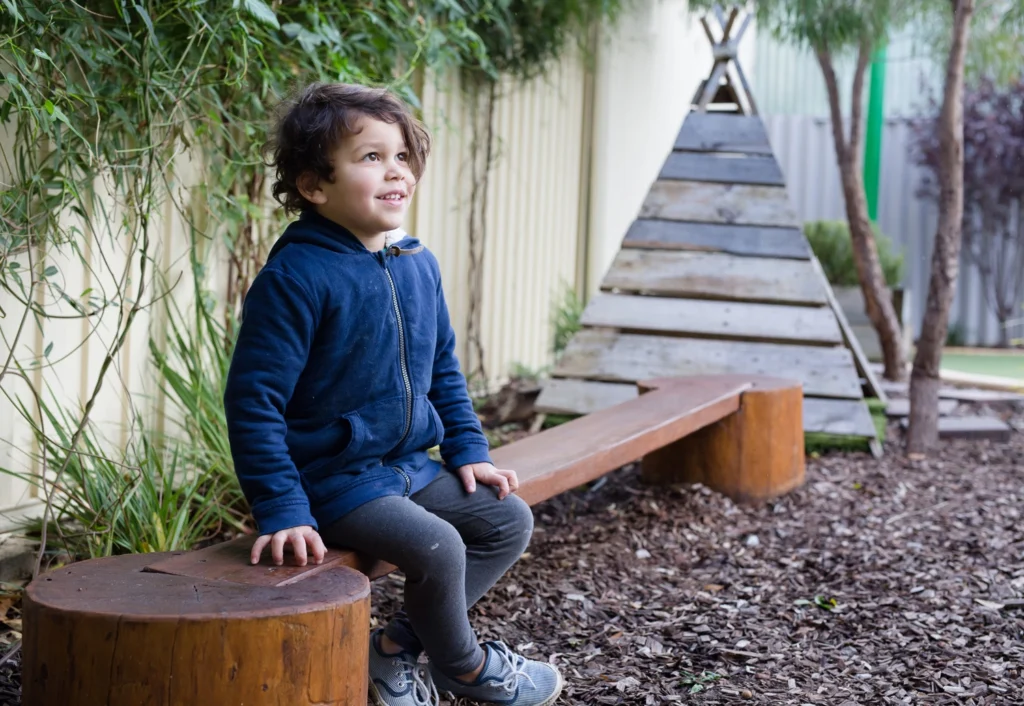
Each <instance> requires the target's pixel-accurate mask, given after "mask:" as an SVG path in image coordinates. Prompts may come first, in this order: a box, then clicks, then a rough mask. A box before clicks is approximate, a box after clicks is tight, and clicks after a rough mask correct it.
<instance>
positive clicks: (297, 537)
mask: <svg viewBox="0 0 1024 706" xmlns="http://www.w3.org/2000/svg"><path fill="white" fill-rule="evenodd" d="M268 544H269V545H270V557H271V558H272V559H273V560H274V563H275V564H277V565H278V566H281V565H282V564H283V563H284V547H285V544H291V547H292V554H294V555H295V564H296V566H305V565H306V557H307V552H306V545H309V548H310V549H311V550H312V551H313V562H314V563H316V564H322V563H323V561H324V554H326V553H327V547H325V546H324V541H323V540H322V539H320V535H319V534H318V533H317V531H316V530H315V529H313V528H312V527H310V526H309V525H301V526H299V527H292V528H290V529H283V530H279V531H277V532H274V534H264V535H262V536H261V537H260V538H259V539H257V540H256V543H255V544H253V545H252V553H251V554H250V556H249V560H250V561H252V563H253V564H259V563H260V555H261V554H263V550H264V549H266V548H267V545H268Z"/></svg>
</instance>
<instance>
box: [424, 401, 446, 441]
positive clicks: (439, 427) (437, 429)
mask: <svg viewBox="0 0 1024 706" xmlns="http://www.w3.org/2000/svg"><path fill="white" fill-rule="evenodd" d="M425 401H426V403H427V407H429V408H430V416H431V418H432V419H433V422H434V443H433V444H432V446H439V445H440V444H441V442H442V441H444V422H443V421H442V420H441V415H440V414H438V413H437V408H436V407H434V403H433V402H431V401H430V400H425Z"/></svg>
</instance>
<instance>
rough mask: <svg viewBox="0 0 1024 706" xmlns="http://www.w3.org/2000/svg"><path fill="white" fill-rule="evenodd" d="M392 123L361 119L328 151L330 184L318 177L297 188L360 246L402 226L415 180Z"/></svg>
mask: <svg viewBox="0 0 1024 706" xmlns="http://www.w3.org/2000/svg"><path fill="white" fill-rule="evenodd" d="M407 157H408V148H407V146H406V144H405V138H404V137H403V136H402V129H401V128H400V127H399V126H398V124H397V123H385V122H382V121H380V120H376V119H374V118H369V117H362V118H360V119H359V121H358V122H357V123H356V132H355V133H354V134H352V135H348V136H346V137H345V138H343V139H342V140H341V142H340V143H339V144H338V145H337V147H335V149H334V151H333V152H332V153H331V163H332V164H333V166H334V182H333V183H332V182H329V181H325V180H322V179H321V180H320V181H319V182H318V183H317V184H316V186H315V188H312V189H309V188H306V189H303V188H302V186H301V185H300V191H301V192H302V194H303V196H305V197H306V198H307V199H308V200H309V201H310V202H312V203H313V204H314V205H315V206H316V209H317V211H318V212H319V213H320V215H322V216H325V217H327V218H330V219H331V220H332V221H334V222H335V223H338V224H340V225H342V226H344V227H346V228H348V229H349V230H350V231H352V233H353V234H355V235H356V237H358V238H359V239H360V240H362V241H363V243H364V244H368V243H369V244H371V245H373V246H374V247H378V241H380V242H379V247H383V235H384V233H386V232H387V231H390V230H394V229H396V228H398V227H399V226H401V225H402V221H403V220H404V218H405V212H406V211H407V210H408V209H409V202H410V201H411V199H412V194H413V191H414V190H415V188H416V178H415V176H413V173H412V170H411V169H410V168H409V163H408V161H407Z"/></svg>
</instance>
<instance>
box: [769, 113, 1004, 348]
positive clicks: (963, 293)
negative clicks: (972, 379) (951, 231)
mask: <svg viewBox="0 0 1024 706" xmlns="http://www.w3.org/2000/svg"><path fill="white" fill-rule="evenodd" d="M765 123H766V125H767V127H768V133H769V136H770V138H771V142H772V147H773V149H774V150H775V154H776V157H777V158H778V160H779V163H780V165H781V166H782V171H783V173H784V174H785V176H786V185H787V187H788V190H789V195H790V200H791V201H792V203H793V206H794V208H796V211H797V214H798V215H799V216H800V218H802V219H803V220H805V221H810V220H819V219H838V220H844V219H845V218H846V213H845V210H844V208H845V207H844V201H843V194H842V189H841V187H840V183H839V168H838V166H837V164H836V157H835V148H834V146H833V141H832V132H831V127H830V121H829V119H828V118H818V117H810V116H806V115H770V116H767V117H765ZM910 148H911V135H910V126H909V121H908V120H907V119H902V118H890V119H887V120H886V122H885V129H884V132H883V137H882V169H881V185H880V188H879V198H878V222H879V226H880V228H881V230H882V232H883V233H884V234H885V235H887V236H888V237H889V238H890V239H892V241H893V243H894V244H896V245H897V246H898V247H899V248H901V249H902V251H903V253H904V256H905V262H906V270H905V275H904V277H905V285H906V287H907V288H909V290H910V294H911V301H912V308H913V314H912V315H913V326H914V334H915V336H916V335H917V334H918V333H919V332H920V329H921V318H922V316H923V313H924V305H925V299H926V297H927V295H928V280H929V277H930V268H931V253H932V243H933V242H934V239H935V228H936V225H937V208H936V206H935V204H934V203H933V202H931V201H929V200H926V199H921V198H919V197H918V196H917V192H918V190H919V188H920V184H921V179H922V176H923V171H922V169H921V168H920V167H918V166H916V165H915V164H914V162H913V159H912V156H911V154H910ZM950 329H951V330H956V331H957V332H958V334H959V335H961V336H962V337H963V342H964V343H965V344H967V345H983V346H987V345H995V344H996V343H997V342H998V340H999V323H998V321H997V320H996V317H995V315H994V314H993V313H992V312H991V311H990V310H989V308H988V306H987V305H986V302H985V296H984V292H983V291H982V288H981V280H980V275H979V272H978V268H977V267H976V266H975V265H974V264H973V263H971V262H970V259H969V258H968V257H967V256H966V253H965V256H964V257H963V258H962V261H961V266H960V281H959V283H958V285H957V292H956V299H955V300H954V302H953V309H952V311H951V313H950ZM1011 335H1017V332H1016V331H1014V330H1011Z"/></svg>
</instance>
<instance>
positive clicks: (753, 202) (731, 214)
mask: <svg viewBox="0 0 1024 706" xmlns="http://www.w3.org/2000/svg"><path fill="white" fill-rule="evenodd" d="M640 217H641V218H662V219H665V220H670V221H697V222H699V223H730V224H738V225H752V226H781V227H785V226H790V227H796V226H798V225H799V221H798V220H797V217H796V213H794V211H793V207H792V206H791V205H790V203H789V197H788V196H787V195H786V190H785V189H783V188H781V187H778V186H748V185H745V184H704V183H701V182H696V181H663V180H659V181H656V182H654V185H653V186H651V190H650V191H649V192H647V198H646V199H644V203H643V206H641V207H640Z"/></svg>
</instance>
